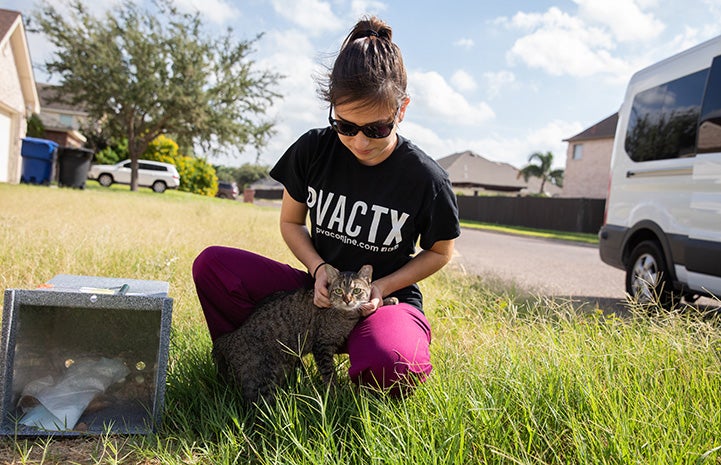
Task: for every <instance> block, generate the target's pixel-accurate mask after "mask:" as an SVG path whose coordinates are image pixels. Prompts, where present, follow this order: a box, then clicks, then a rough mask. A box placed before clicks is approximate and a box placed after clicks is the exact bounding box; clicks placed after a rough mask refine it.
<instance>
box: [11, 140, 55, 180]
mask: <svg viewBox="0 0 721 465" xmlns="http://www.w3.org/2000/svg"><path fill="white" fill-rule="evenodd" d="M57 148H58V144H57V142H53V141H51V140H47V139H37V138H34V137H26V138H24V139H23V142H22V146H21V148H20V156H21V157H22V159H23V163H22V173H21V175H20V182H25V183H28V184H50V174H51V173H52V170H53V161H54V158H55V150H56V149H57Z"/></svg>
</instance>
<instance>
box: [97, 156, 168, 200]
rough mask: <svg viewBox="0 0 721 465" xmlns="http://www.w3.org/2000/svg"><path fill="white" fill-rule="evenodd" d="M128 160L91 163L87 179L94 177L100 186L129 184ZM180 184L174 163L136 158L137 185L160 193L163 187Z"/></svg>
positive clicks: (163, 190)
mask: <svg viewBox="0 0 721 465" xmlns="http://www.w3.org/2000/svg"><path fill="white" fill-rule="evenodd" d="M130 172H131V171H130V160H123V161H121V162H119V163H116V164H114V165H93V166H91V167H90V171H89V172H88V179H94V180H96V181H98V182H99V183H100V185H101V186H105V187H109V186H110V185H111V184H113V183H118V184H130ZM179 185H180V175H179V174H178V170H177V169H175V165H171V164H170V163H161V162H159V161H150V160H138V186H141V187H150V188H151V189H153V191H155V192H158V193H162V192H165V189H176V188H177V187H178V186H179Z"/></svg>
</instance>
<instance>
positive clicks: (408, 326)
mask: <svg viewBox="0 0 721 465" xmlns="http://www.w3.org/2000/svg"><path fill="white" fill-rule="evenodd" d="M193 280H194V281H195V287H196V290H197V292H198V298H199V300H200V305H201V307H202V308H203V313H204V314H205V321H206V322H207V323H208V329H209V330H210V337H211V338H212V339H213V340H215V339H216V338H217V337H218V336H221V335H222V334H225V333H228V332H231V331H233V330H235V329H236V328H238V327H239V326H240V325H242V324H243V322H244V321H245V320H246V319H247V318H248V316H250V314H251V313H252V312H253V309H254V307H255V305H256V303H257V302H258V301H260V300H262V299H263V298H265V297H267V296H269V295H270V294H272V293H274V292H277V291H282V290H292V289H297V288H299V287H312V286H313V278H312V277H311V276H310V275H309V274H308V273H306V272H305V271H300V270H297V269H295V268H293V267H291V266H289V265H287V264H284V263H279V262H276V261H274V260H271V259H269V258H266V257H263V256H261V255H257V254H254V253H252V252H248V251H245V250H240V249H234V248H229V247H219V246H213V247H208V248H207V249H205V250H203V251H202V252H201V253H200V255H198V257H197V258H196V259H195V262H194V263H193ZM430 342H431V328H430V325H429V324H428V320H426V317H425V315H423V313H422V312H421V311H420V310H418V309H416V308H415V307H413V306H411V305H408V304H405V303H400V304H398V305H391V306H385V307H380V308H379V309H378V310H377V311H376V312H375V313H373V314H372V315H370V316H369V317H367V318H364V319H362V320H361V321H360V322H359V323H358V324H357V325H356V327H355V328H354V329H353V331H352V332H351V334H350V336H349V337H348V343H347V346H346V348H347V351H348V355H349V358H350V368H349V369H348V374H349V376H350V378H351V379H352V380H353V381H354V382H356V383H360V384H364V385H370V386H375V387H380V388H384V389H385V388H391V387H393V388H395V387H398V386H400V385H406V386H407V385H411V384H413V383H414V382H416V381H424V380H425V378H426V376H427V375H428V374H429V373H430V372H431V369H432V366H431V361H430V360H431V357H430V352H429V350H428V348H429V345H430ZM407 375H411V376H407ZM403 379H407V380H408V381H409V383H396V381H399V380H403ZM401 387H402V386H401Z"/></svg>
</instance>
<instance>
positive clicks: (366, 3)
mask: <svg viewBox="0 0 721 465" xmlns="http://www.w3.org/2000/svg"><path fill="white" fill-rule="evenodd" d="M386 8H387V5H386V4H385V3H383V2H379V1H375V0H353V1H352V2H351V5H350V11H351V15H352V18H351V19H352V20H353V21H357V20H358V19H360V17H361V16H366V15H372V14H378V13H380V12H381V11H384V10H385V9H386Z"/></svg>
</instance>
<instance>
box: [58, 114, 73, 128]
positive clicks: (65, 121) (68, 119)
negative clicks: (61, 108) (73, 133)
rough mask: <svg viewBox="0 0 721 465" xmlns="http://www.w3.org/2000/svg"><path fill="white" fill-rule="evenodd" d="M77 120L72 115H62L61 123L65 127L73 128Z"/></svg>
mask: <svg viewBox="0 0 721 465" xmlns="http://www.w3.org/2000/svg"><path fill="white" fill-rule="evenodd" d="M74 122H75V120H74V118H73V116H72V115H60V125H61V126H63V127H65V128H72V127H73V123H74Z"/></svg>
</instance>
